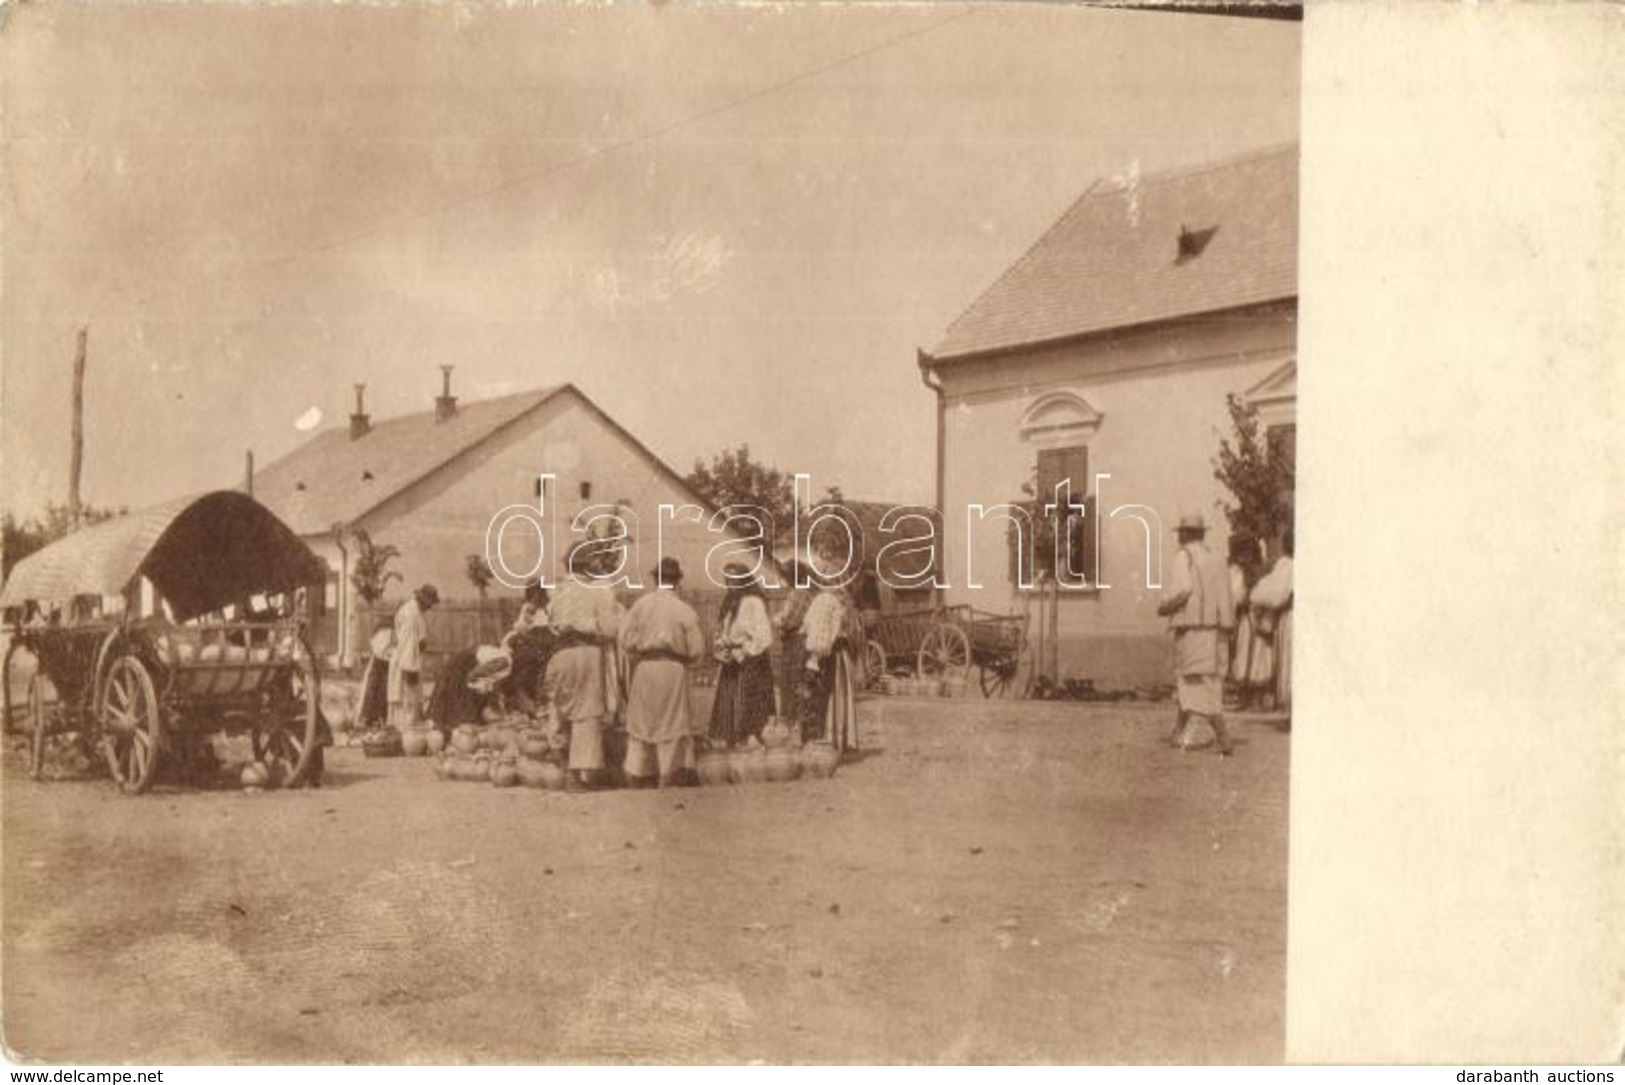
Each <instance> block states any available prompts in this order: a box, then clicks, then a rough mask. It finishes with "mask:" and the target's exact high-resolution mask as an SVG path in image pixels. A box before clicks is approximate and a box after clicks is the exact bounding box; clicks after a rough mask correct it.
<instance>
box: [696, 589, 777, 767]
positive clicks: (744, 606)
mask: <svg viewBox="0 0 1625 1085" xmlns="http://www.w3.org/2000/svg"><path fill="white" fill-rule="evenodd" d="M723 572H724V575H725V576H726V577H727V581H728V594H727V596H726V597H725V598H724V599H723V601H722V611H721V613H720V614H719V615H718V624H719V626H720V628H719V630H718V632H717V637H716V645H715V654H716V658H717V660H718V661H719V662H720V663H721V664H722V671H721V673H720V674H719V675H718V676H717V694H716V699H715V700H714V701H713V702H712V703H711V727H710V737H711V742H712V744H714V745H719V746H734V745H738V744H739V743H742V742H744V741H745V740H746V739H748V738H750V737H752V736H755V735H760V734H761V733H762V728H763V727H765V726H767V721H768V719H769V718H771V717H772V715H773V709H774V697H773V658H772V648H773V625H772V623H771V622H769V621H768V617H767V600H766V598H765V597H764V596H763V595H762V587H761V585H760V584H759V583H758V582H757V581H756V578H755V577H754V576H752V575H751V573H750V570H748V569H746V568H745V567H744V566H743V565H729V566H728V567H727V568H726V569H724V570H723Z"/></svg>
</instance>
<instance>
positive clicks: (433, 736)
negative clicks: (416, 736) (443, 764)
mask: <svg viewBox="0 0 1625 1085" xmlns="http://www.w3.org/2000/svg"><path fill="white" fill-rule="evenodd" d="M425 730H426V733H425V734H424V736H423V738H424V741H425V742H427V743H428V746H429V754H430V755H431V756H438V755H439V754H440V752H441V751H443V750H444V749H445V748H446V736H445V733H444V732H442V731H436V730H435V729H434V728H432V727H430V728H426V729H425Z"/></svg>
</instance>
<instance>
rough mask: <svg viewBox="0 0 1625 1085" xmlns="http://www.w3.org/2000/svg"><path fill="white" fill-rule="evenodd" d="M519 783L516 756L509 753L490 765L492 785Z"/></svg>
mask: <svg viewBox="0 0 1625 1085" xmlns="http://www.w3.org/2000/svg"><path fill="white" fill-rule="evenodd" d="M518 784H519V764H518V758H516V757H513V756H512V755H509V756H507V757H504V758H502V759H500V760H499V761H497V763H496V764H495V765H492V766H491V786H492V787H516V786H518Z"/></svg>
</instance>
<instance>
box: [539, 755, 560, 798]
mask: <svg viewBox="0 0 1625 1085" xmlns="http://www.w3.org/2000/svg"><path fill="white" fill-rule="evenodd" d="M541 766H542V767H541V770H540V775H541V778H542V786H543V787H545V788H547V790H549V791H563V790H564V784H565V773H564V769H562V768H560V767H559V766H558V765H557V764H556V763H554V762H552V761H543V762H541Z"/></svg>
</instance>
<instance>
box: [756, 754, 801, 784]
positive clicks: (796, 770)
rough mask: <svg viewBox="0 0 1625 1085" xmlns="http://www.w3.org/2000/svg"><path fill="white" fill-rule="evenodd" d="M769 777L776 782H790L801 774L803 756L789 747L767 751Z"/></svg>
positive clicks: (766, 759)
mask: <svg viewBox="0 0 1625 1085" xmlns="http://www.w3.org/2000/svg"><path fill="white" fill-rule="evenodd" d="M763 760H765V761H766V762H767V778H768V780H769V781H771V782H772V783H775V784H782V783H788V782H789V781H791V780H794V779H795V778H796V777H797V776H800V775H801V758H800V757H798V756H796V752H795V751H794V750H792V749H789V748H788V747H785V748H780V749H773V750H769V751H767V756H766V757H765V758H764V759H763Z"/></svg>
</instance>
